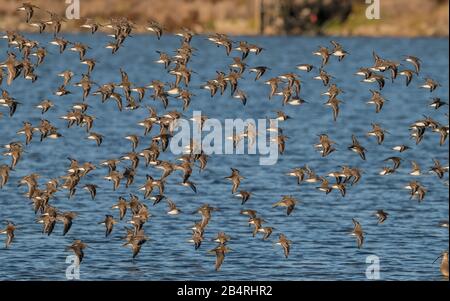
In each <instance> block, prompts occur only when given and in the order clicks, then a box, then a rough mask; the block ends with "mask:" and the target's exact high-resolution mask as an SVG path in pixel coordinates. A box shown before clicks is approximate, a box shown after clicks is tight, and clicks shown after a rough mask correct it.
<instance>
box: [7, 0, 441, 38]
mask: <svg viewBox="0 0 450 301" xmlns="http://www.w3.org/2000/svg"><path fill="white" fill-rule="evenodd" d="M22 2H24V1H17V0H0V30H2V31H5V30H18V31H24V32H35V31H36V29H35V28H33V27H31V26H30V25H28V24H26V23H25V22H24V20H25V14H24V13H22V12H18V11H16V9H17V7H19V6H20V5H21V4H22ZM29 2H30V3H32V4H34V5H37V6H38V7H40V8H41V9H40V10H36V12H35V16H34V17H33V18H34V19H35V20H43V21H45V20H48V18H49V15H48V14H47V13H46V12H45V11H46V10H49V11H52V12H56V13H58V14H60V15H64V14H65V11H66V8H67V6H68V5H69V4H66V1H65V0H35V1H29ZM368 5H369V4H366V3H365V1H364V0H163V1H161V0H128V1H124V0H80V19H79V20H68V21H67V22H65V23H64V24H63V27H62V31H63V32H83V31H85V30H83V29H82V28H80V25H81V24H83V23H84V22H85V20H86V18H91V19H95V20H96V21H98V22H100V23H101V24H107V23H108V22H109V21H110V19H111V18H115V17H127V18H128V19H129V20H131V21H133V22H135V23H136V24H137V27H136V29H135V30H134V32H146V30H145V26H144V25H145V24H146V23H147V21H148V20H149V19H152V20H155V21H158V22H160V23H161V24H163V26H164V27H165V29H166V31H168V32H174V31H177V30H179V29H180V28H183V27H186V28H189V29H191V30H193V31H194V32H196V33H203V34H208V33H214V32H220V33H226V34H230V35H308V36H317V35H325V36H327V35H330V36H370V37H448V33H449V21H448V20H449V16H448V12H449V1H448V0H426V1H423V0H380V13H381V18H380V19H379V20H369V19H367V18H366V14H365V12H366V9H367V7H368Z"/></svg>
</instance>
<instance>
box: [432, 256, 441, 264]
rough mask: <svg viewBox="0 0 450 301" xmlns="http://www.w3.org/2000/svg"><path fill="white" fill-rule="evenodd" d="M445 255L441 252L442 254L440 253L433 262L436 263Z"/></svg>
mask: <svg viewBox="0 0 450 301" xmlns="http://www.w3.org/2000/svg"><path fill="white" fill-rule="evenodd" d="M442 256H443V255H442V254H441V255H439V256H438V257H437V258H436V259H435V260H434V261H433V263H435V262H436V261H437V260H438V259H439V258H441V257H442Z"/></svg>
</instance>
